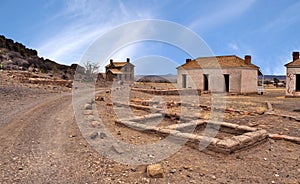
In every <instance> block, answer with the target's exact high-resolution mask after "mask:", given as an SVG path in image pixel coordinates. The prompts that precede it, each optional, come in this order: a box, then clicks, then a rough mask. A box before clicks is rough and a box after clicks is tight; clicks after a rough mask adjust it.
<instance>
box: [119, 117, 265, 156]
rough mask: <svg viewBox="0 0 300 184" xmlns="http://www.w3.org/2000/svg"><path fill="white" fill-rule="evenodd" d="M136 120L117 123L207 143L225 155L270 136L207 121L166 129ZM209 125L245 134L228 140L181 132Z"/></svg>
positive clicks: (196, 121)
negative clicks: (189, 128)
mask: <svg viewBox="0 0 300 184" xmlns="http://www.w3.org/2000/svg"><path fill="white" fill-rule="evenodd" d="M156 116H158V115H157V114H154V115H152V116H150V117H149V118H155V117H156ZM135 119H137V118H134V119H126V120H117V121H115V122H116V123H117V124H120V125H123V126H127V127H129V128H133V129H135V130H139V131H152V132H155V133H159V134H164V135H172V136H175V137H179V138H182V139H187V140H189V142H192V143H193V144H196V145H195V146H197V145H199V144H200V143H202V144H203V143H207V144H208V145H209V146H208V147H207V148H208V149H210V150H212V151H216V152H220V153H225V154H230V153H233V152H236V151H238V150H242V149H245V148H248V147H251V146H254V145H256V144H259V143H261V142H263V141H265V140H266V138H267V136H268V134H267V131H266V130H259V129H257V128H252V127H248V126H240V125H235V124H231V123H227V122H209V121H206V120H194V121H191V122H188V123H184V124H176V125H170V126H166V127H155V126H149V125H145V124H142V123H139V122H135V121H133V120H135ZM138 119H143V120H145V116H143V117H140V118H138ZM207 123H212V124H216V125H219V126H220V127H226V128H229V129H232V130H233V131H234V132H235V133H236V134H239V133H240V132H244V133H243V134H241V135H234V136H232V137H231V138H227V139H218V138H215V137H207V136H201V135H196V134H192V133H185V132H181V131H180V129H184V128H187V127H190V126H194V127H197V126H204V124H207Z"/></svg>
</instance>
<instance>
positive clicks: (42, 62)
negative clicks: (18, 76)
mask: <svg viewBox="0 0 300 184" xmlns="http://www.w3.org/2000/svg"><path fill="white" fill-rule="evenodd" d="M0 65H1V68H2V69H4V70H27V71H32V72H42V73H48V74H49V75H52V76H56V77H60V78H62V79H72V78H73V76H74V72H75V70H76V67H77V65H76V64H73V65H71V66H67V65H61V64H58V63H56V62H55V61H52V60H50V59H44V58H43V57H39V56H38V52H37V51H36V50H34V49H29V48H27V47H26V46H24V45H23V44H21V43H18V42H14V41H13V40H12V39H7V38H5V36H3V35H0Z"/></svg>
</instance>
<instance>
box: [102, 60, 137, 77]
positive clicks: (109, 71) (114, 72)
mask: <svg viewBox="0 0 300 184" xmlns="http://www.w3.org/2000/svg"><path fill="white" fill-rule="evenodd" d="M105 78H106V80H107V81H114V80H117V81H120V80H122V81H134V65H133V64H131V63H130V58H127V59H126V62H114V61H113V59H111V60H110V63H109V64H108V65H106V66H105Z"/></svg>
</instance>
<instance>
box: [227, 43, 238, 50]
mask: <svg viewBox="0 0 300 184" xmlns="http://www.w3.org/2000/svg"><path fill="white" fill-rule="evenodd" d="M228 47H229V49H231V50H233V51H239V50H240V48H239V46H238V44H237V43H229V44H228Z"/></svg>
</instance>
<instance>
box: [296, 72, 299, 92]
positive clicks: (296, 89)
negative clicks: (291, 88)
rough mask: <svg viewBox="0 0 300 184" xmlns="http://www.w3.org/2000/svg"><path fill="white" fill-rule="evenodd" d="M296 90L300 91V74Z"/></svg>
mask: <svg viewBox="0 0 300 184" xmlns="http://www.w3.org/2000/svg"><path fill="white" fill-rule="evenodd" d="M296 91H300V74H296Z"/></svg>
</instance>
